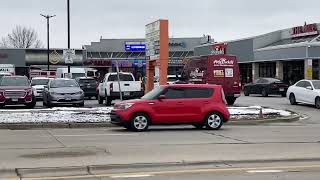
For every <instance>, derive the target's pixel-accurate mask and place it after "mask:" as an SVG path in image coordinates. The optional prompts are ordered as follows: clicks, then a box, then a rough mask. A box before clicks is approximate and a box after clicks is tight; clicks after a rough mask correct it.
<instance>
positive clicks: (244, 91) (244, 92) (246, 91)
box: [243, 88, 250, 96]
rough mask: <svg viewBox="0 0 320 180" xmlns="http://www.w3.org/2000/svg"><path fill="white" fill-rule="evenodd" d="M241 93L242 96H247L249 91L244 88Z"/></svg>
mask: <svg viewBox="0 0 320 180" xmlns="http://www.w3.org/2000/svg"><path fill="white" fill-rule="evenodd" d="M243 94H244V96H249V95H250V92H249V90H248V88H244V90H243Z"/></svg>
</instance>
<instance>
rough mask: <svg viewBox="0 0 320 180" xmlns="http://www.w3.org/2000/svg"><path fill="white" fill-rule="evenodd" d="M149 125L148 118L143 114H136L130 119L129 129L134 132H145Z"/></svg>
mask: <svg viewBox="0 0 320 180" xmlns="http://www.w3.org/2000/svg"><path fill="white" fill-rule="evenodd" d="M149 125H150V118H149V116H148V115H146V114H145V113H136V114H135V115H134V116H132V118H131V119H130V129H131V130H133V131H136V132H142V131H146V130H147V129H148V127H149Z"/></svg>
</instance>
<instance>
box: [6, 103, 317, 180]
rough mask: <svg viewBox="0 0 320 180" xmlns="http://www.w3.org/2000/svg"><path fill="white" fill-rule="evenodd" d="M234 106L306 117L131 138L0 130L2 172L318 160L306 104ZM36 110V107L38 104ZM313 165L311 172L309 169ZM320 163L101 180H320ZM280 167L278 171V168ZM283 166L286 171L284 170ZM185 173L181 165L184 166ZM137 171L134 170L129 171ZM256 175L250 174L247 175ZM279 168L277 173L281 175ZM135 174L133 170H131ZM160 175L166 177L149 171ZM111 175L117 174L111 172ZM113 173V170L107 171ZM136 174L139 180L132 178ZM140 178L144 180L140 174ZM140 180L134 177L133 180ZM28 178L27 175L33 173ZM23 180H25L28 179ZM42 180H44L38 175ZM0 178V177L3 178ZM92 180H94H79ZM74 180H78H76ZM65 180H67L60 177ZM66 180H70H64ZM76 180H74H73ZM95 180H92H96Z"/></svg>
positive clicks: (313, 119)
mask: <svg viewBox="0 0 320 180" xmlns="http://www.w3.org/2000/svg"><path fill="white" fill-rule="evenodd" d="M235 105H236V106H242V105H261V106H269V107H274V108H281V109H289V110H294V111H297V112H299V113H303V114H306V115H308V116H309V118H307V119H302V120H300V121H298V122H294V123H278V124H265V125H257V126H231V125H226V126H224V128H223V129H221V130H220V131H209V130H195V129H194V128H193V127H192V126H173V127H151V131H148V132H144V133H132V132H128V131H125V130H124V129H123V128H119V127H112V128H96V129H35V130H0V136H1V137H4V138H0V159H1V161H0V168H2V169H13V168H18V169H20V168H22V169H24V168H35V169H37V168H41V167H64V166H90V165H105V164H132V163H163V162H194V161H211V162H217V161H219V162H221V163H222V164H223V166H222V167H221V168H230V167H226V164H229V163H227V162H229V161H239V162H240V161H241V162H243V161H254V160H260V161H264V160H288V159H299V160H303V159H305V160H306V161H307V160H310V159H314V160H320V159H319V158H320V146H319V142H320V136H319V129H320V123H319V122H320V119H318V117H319V115H320V110H318V109H316V108H314V107H312V106H306V105H297V106H291V105H290V104H289V102H288V101H287V100H286V99H285V98H281V97H266V98H263V97H241V98H239V99H238V100H237V102H236V104H235ZM86 106H87V107H93V106H103V105H98V104H97V101H96V100H88V101H86ZM37 108H41V104H39V105H38V106H37ZM314 164H315V165H316V167H312V166H313V165H314ZM319 164H320V163H318V161H316V162H315V161H314V162H311V163H306V164H300V165H299V166H303V168H302V167H301V168H298V169H295V168H290V166H292V162H289V163H287V164H280V163H278V162H277V161H276V162H274V163H273V164H272V166H271V168H270V166H268V165H266V166H265V167H269V168H264V170H265V169H266V170H274V168H276V169H275V170H277V171H276V172H273V171H266V172H259V170H260V169H256V168H257V167H262V166H263V165H261V164H259V163H258V164H250V165H247V166H245V168H247V169H243V170H241V171H237V170H234V171H232V170H230V171H227V170H225V171H224V170H220V171H219V172H218V171H217V170H207V171H197V169H202V168H203V167H201V168H199V167H194V170H186V171H182V172H170V173H168V171H174V170H176V169H174V168H169V167H168V168H169V169H165V170H163V169H159V167H154V168H152V169H148V173H144V170H141V171H138V173H137V171H136V172H135V173H136V174H133V175H132V176H131V177H121V176H122V175H126V174H125V173H126V172H127V171H126V170H124V171H119V172H117V174H113V175H112V176H113V177H111V175H109V176H104V177H98V179H108V178H118V179H127V178H139V179H196V178H199V179H212V178H213V177H214V178H216V179H268V180H269V179H293V180H295V179H320V173H319V172H320V171H319V170H320V169H319V167H318V165H319ZM279 167H280V168H279ZM281 167H287V168H281ZM184 168H185V167H184ZM133 169H135V168H133ZM252 169H253V170H258V172H255V171H254V172H248V171H250V170H252ZM279 169H280V170H279ZM135 170H136V169H135ZM150 171H152V172H158V171H161V172H162V171H164V172H163V173H149V172H150ZM112 173H114V171H112ZM109 174H110V172H109ZM137 174H138V175H137ZM141 174H142V175H145V177H141V176H139V175H141ZM135 175H137V176H135ZM30 176H32V175H30ZM26 177H27V176H26ZM37 177H43V176H37ZM0 178H1V174H0ZM79 178H80V179H81V178H82V179H90V178H91V177H79ZM79 178H78V179H79ZM64 179H66V178H64ZM67 179H71V178H67ZM76 179H77V178H76ZM93 179H94V178H93Z"/></svg>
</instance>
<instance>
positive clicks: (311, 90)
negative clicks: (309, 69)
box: [287, 80, 320, 109]
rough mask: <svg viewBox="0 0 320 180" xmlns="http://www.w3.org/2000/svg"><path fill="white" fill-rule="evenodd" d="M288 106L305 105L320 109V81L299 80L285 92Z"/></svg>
mask: <svg viewBox="0 0 320 180" xmlns="http://www.w3.org/2000/svg"><path fill="white" fill-rule="evenodd" d="M287 98H288V99H289V101H290V104H292V105H295V104H297V103H305V104H311V105H315V106H316V107H317V108H318V109H320V80H300V81H298V82H297V83H295V84H294V85H292V86H290V87H289V89H288V91H287Z"/></svg>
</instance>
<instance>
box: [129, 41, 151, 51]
mask: <svg viewBox="0 0 320 180" xmlns="http://www.w3.org/2000/svg"><path fill="white" fill-rule="evenodd" d="M124 46H125V50H126V51H145V50H146V43H144V42H125V45H124Z"/></svg>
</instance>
